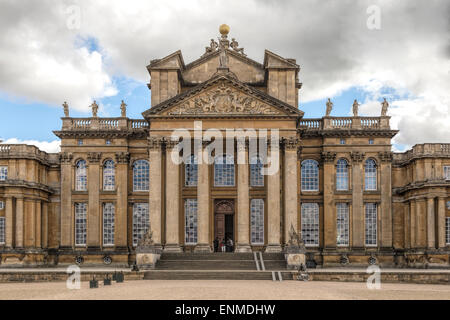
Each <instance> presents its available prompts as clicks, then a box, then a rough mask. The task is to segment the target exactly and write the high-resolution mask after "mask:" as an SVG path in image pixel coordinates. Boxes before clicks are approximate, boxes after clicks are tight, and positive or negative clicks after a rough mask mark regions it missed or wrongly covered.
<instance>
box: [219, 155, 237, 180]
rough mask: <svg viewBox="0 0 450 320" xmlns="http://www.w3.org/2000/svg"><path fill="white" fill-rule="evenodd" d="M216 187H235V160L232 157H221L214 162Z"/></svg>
mask: <svg viewBox="0 0 450 320" xmlns="http://www.w3.org/2000/svg"><path fill="white" fill-rule="evenodd" d="M214 186H216V187H230V186H231V187H232V186H234V158H233V157H232V156H231V155H219V156H217V157H216V159H215V162H214Z"/></svg>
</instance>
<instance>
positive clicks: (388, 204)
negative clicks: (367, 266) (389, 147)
mask: <svg viewBox="0 0 450 320" xmlns="http://www.w3.org/2000/svg"><path fill="white" fill-rule="evenodd" d="M379 157H380V160H381V163H380V169H379V171H380V191H381V205H380V207H381V212H380V214H381V230H380V231H381V233H380V238H381V243H380V245H381V247H385V248H392V181H391V179H392V172H391V161H392V154H391V153H390V152H383V153H380V154H379Z"/></svg>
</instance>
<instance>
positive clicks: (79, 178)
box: [75, 160, 87, 191]
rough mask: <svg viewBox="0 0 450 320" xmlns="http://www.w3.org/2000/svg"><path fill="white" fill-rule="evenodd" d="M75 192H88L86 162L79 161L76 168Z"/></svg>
mask: <svg viewBox="0 0 450 320" xmlns="http://www.w3.org/2000/svg"><path fill="white" fill-rule="evenodd" d="M75 190H77V191H86V190H87V166H86V161H85V160H78V162H77V164H76V168H75Z"/></svg>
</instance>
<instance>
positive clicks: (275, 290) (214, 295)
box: [0, 280, 450, 300]
mask: <svg viewBox="0 0 450 320" xmlns="http://www.w3.org/2000/svg"><path fill="white" fill-rule="evenodd" d="M0 299H2V300H5V299H13V300H16V299H39V300H51V299H64V300H67V299H93V300H94V299H107V300H111V299H154V300H158V299H164V300H166V299H167V300H170V299H174V300H183V299H194V300H195V299H213V300H229V299H238V300H240V299H261V300H265V299H283V300H289V299H431V300H437V299H444V300H450V285H421V284H390V283H386V284H382V285H381V289H380V290H369V289H367V287H366V284H365V283H356V282H321V281H315V282H313V281H311V282H298V281H284V282H272V281H213V280H204V281H188V280H187V281H158V280H155V281H146V280H143V281H127V282H124V283H113V284H112V285H111V286H106V287H104V286H103V283H102V282H99V288H98V289H89V283H88V282H82V285H81V289H80V290H69V289H67V288H66V283H65V282H45V283H1V284H0Z"/></svg>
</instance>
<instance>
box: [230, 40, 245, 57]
mask: <svg viewBox="0 0 450 320" xmlns="http://www.w3.org/2000/svg"><path fill="white" fill-rule="evenodd" d="M230 47H231V48H232V49H233V50H234V51H236V52H238V53H240V54H242V55H244V56H245V54H244V48H239V43H238V42H237V41H236V39H235V38H232V39H231V44H230Z"/></svg>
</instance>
